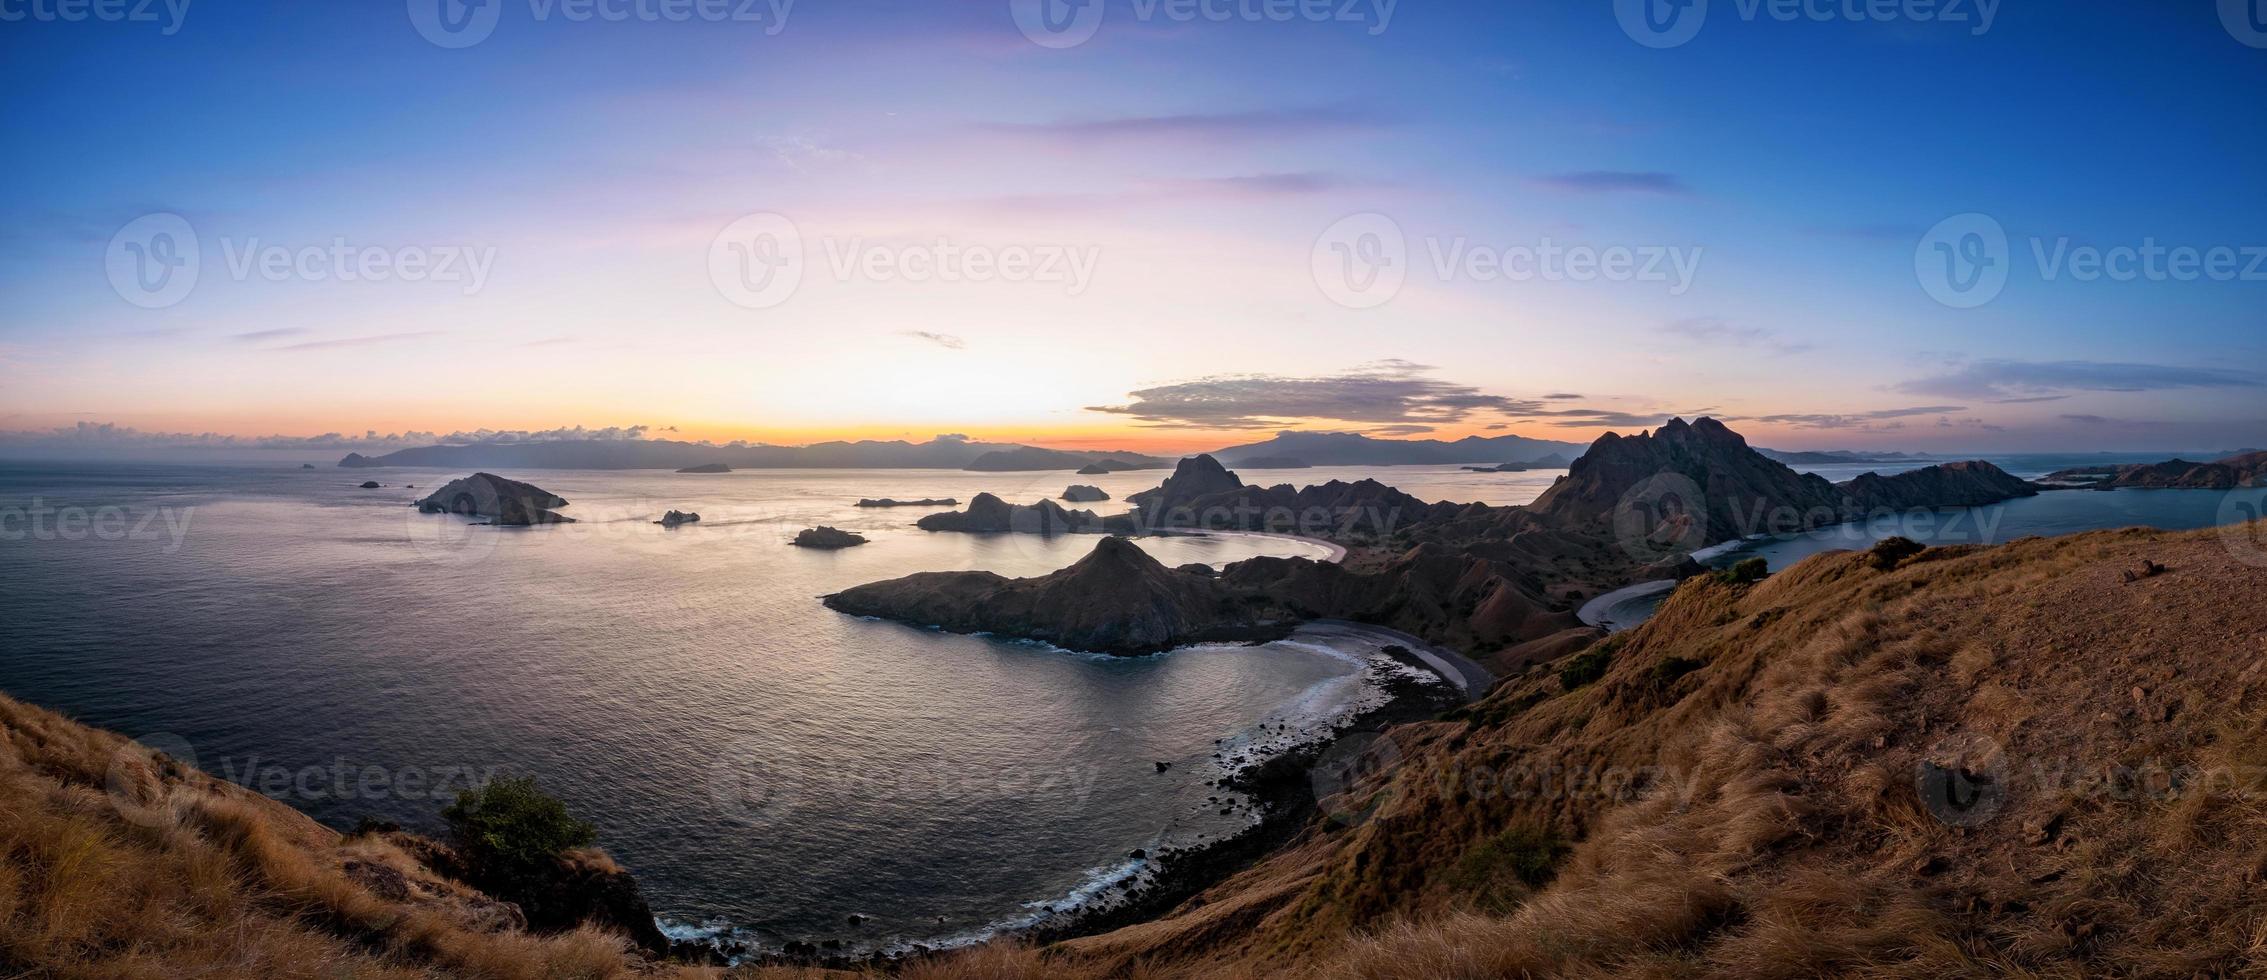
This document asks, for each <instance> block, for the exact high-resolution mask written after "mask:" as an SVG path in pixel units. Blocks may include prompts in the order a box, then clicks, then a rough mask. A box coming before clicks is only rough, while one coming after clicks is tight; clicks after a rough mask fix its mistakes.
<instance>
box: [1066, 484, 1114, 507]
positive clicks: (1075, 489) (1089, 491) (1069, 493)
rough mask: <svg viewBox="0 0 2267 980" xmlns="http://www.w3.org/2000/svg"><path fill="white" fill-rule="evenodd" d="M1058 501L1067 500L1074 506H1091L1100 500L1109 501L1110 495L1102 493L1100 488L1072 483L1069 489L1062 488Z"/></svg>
mask: <svg viewBox="0 0 2267 980" xmlns="http://www.w3.org/2000/svg"><path fill="white" fill-rule="evenodd" d="M1059 499H1062V500H1068V501H1070V502H1071V503H1074V504H1091V503H1094V502H1096V501H1100V500H1108V499H1110V495H1109V494H1108V493H1105V492H1103V490H1102V488H1101V487H1092V486H1087V485H1086V484H1083V483H1073V484H1071V485H1070V486H1069V487H1066V488H1064V490H1063V493H1062V496H1061V497H1060V498H1059Z"/></svg>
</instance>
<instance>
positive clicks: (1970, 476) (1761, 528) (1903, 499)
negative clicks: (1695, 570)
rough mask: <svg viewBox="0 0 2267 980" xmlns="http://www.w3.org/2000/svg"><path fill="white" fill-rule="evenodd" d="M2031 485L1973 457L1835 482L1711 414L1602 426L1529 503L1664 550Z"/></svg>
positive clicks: (1985, 500) (1566, 521) (1581, 526)
mask: <svg viewBox="0 0 2267 980" xmlns="http://www.w3.org/2000/svg"><path fill="white" fill-rule="evenodd" d="M2037 492H2038V488H2037V487H2035V486H2033V485H2032V484H2030V483H2028V482H2025V481H2023V480H2020V479H2017V478H2016V477H2014V476H2012V475H2010V474H2008V473H2007V472H2006V471H2005V470H2002V469H2000V468H1999V467H1997V466H1993V465H1992V464H1990V463H1986V462H1983V461H1980V460H1977V461H1970V462H1965V463H1943V464H1939V465H1936V466H1928V467H1923V468H1921V469H1917V470H1911V471H1908V472H1904V473H1899V474H1897V475H1895V476H1880V475H1878V474H1873V473H1868V474H1865V475H1864V476H1860V477H1858V478H1857V479H1855V480H1851V481H1849V482H1847V483H1844V484H1841V485H1835V484H1832V483H1828V482H1827V481H1826V480H1825V479H1824V478H1822V477H1819V476H1817V475H1814V474H1806V473H1797V472H1795V471H1794V470H1793V469H1792V468H1790V467H1788V466H1787V465H1786V464H1784V463H1781V462H1778V461H1776V460H1773V459H1771V458H1770V457H1768V456H1765V455H1763V454H1762V453H1760V452H1757V451H1756V450H1754V449H1752V448H1749V446H1748V444H1747V440H1746V439H1743V438H1741V437H1740V435H1739V434H1738V433H1736V432H1733V431H1732V430H1730V429H1728V428H1725V427H1724V424H1723V423H1721V422H1718V421H1716V420H1715V419H1710V418H1703V419H1700V420H1698V421H1695V422H1692V423H1689V424H1688V423H1686V422H1685V421H1684V420H1683V419H1671V420H1669V423H1668V424H1666V425H1663V426H1662V427H1660V428H1659V429H1656V430H1654V431H1652V432H1650V433H1641V434H1639V435H1636V436H1622V435H1615V434H1611V433H1609V434H1607V435H1605V436H1602V437H1600V438H1599V439H1598V441H1597V442H1596V443H1595V444H1593V445H1592V446H1591V447H1590V451H1589V452H1587V453H1584V454H1583V456H1582V458H1581V459H1578V460H1575V461H1574V463H1573V465H1572V466H1570V467H1569V468H1568V470H1567V475H1566V476H1565V477H1562V478H1560V480H1559V481H1558V482H1557V483H1554V484H1552V485H1551V488H1550V489H1549V490H1546V491H1544V492H1543V495H1542V496H1541V497H1539V498H1537V499H1536V500H1535V502H1534V503H1533V504H1532V505H1530V506H1529V507H1528V510H1530V511H1532V512H1533V513H1534V514H1536V515H1537V516H1538V517H1541V518H1542V519H1543V520H1545V521H1546V522H1548V523H1550V524H1552V525H1555V526H1558V527H1562V528H1566V529H1569V530H1574V531H1579V532H1584V533H1589V534H1593V535H1601V536H1610V537H1613V538H1614V539H1616V540H1618V541H1621V542H1623V543H1625V544H1630V545H1632V546H1633V549H1632V550H1637V551H1647V550H1651V551H1656V552H1659V553H1660V554H1663V555H1666V554H1667V553H1669V552H1672V551H1676V550H1683V551H1691V550H1693V549H1697V548H1701V547H1705V546H1708V545H1714V544H1721V543H1723V542H1726V541H1733V540H1737V539H1739V538H1742V537H1747V536H1749V535H1755V534H1784V533H1791V532H1795V531H1801V530H1806V529H1809V528H1814V527H1819V526H1823V525H1828V524H1836V523H1840V522H1842V521H1848V520H1856V519H1859V518H1862V517H1865V516H1867V515H1869V514H1876V513H1880V512H1883V511H1891V510H1895V511H1903V510H1913V509H1931V508H1939V507H1979V506H1983V505H1985V504H1994V503H1998V502H2000V501H2003V500H2009V499H2012V498H2015V497H2024V496H2030V495H2032V494H2035V493H2037Z"/></svg>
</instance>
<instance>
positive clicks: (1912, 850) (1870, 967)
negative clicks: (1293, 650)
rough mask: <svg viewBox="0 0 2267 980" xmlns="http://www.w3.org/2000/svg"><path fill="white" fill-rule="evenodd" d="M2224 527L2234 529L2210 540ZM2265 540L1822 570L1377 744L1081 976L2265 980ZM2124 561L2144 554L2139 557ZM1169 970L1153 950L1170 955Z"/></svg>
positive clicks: (2055, 548) (1770, 583) (1707, 587)
mask: <svg viewBox="0 0 2267 980" xmlns="http://www.w3.org/2000/svg"><path fill="white" fill-rule="evenodd" d="M2223 534H2225V535H2226V536H2225V537H2223ZM2263 543H2267V527H2263V526H2261V525H2257V524H2254V525H2251V526H2249V527H2248V528H2240V529H2237V530H2234V531H2226V532H2222V531H2204V532H2193V533H2186V534H2165V533H2156V532H2146V531H2138V530H2136V531H2122V532H2099V533H2093V534H2084V535H2077V536H2072V537H2066V538H2056V539H2027V540H2024V541H2019V542H2016V543H2013V544H2009V545H2005V546H2001V547H1997V548H1988V549H1986V548H1965V549H1932V550H1929V551H1927V552H1924V553H1922V554H1920V555H1918V556H1914V557H1909V558H1906V559H1904V560H1903V561H1902V562H1901V563H1899V564H1897V565H1896V566H1895V567H1893V568H1890V569H1887V570H1884V569H1882V568H1879V567H1876V564H1875V562H1874V561H1873V560H1872V558H1871V556H1869V555H1865V554H1852V553H1831V554H1825V555H1820V556H1817V557H1814V558H1812V559H1810V560H1808V561H1805V562H1802V563H1800V564H1798V565H1797V566H1795V567H1794V568H1792V569H1790V570H1788V571H1786V572H1782V573H1780V574H1779V575H1776V576H1773V577H1771V578H1769V579H1767V580H1765V581H1763V582H1762V583H1760V584H1756V585H1753V586H1734V585H1730V584H1726V583H1724V582H1720V581H1717V580H1716V579H1715V578H1714V577H1703V578H1697V579H1694V580H1692V581H1689V582H1687V583H1686V584H1685V585H1684V586H1682V587H1681V588H1680V589H1679V590H1678V591H1677V592H1676V594H1675V595H1674V596H1673V597H1672V598H1671V599H1670V600H1669V601H1668V602H1667V603H1666V604H1665V605H1664V607H1663V608H1662V610H1661V612H1660V613H1659V615H1657V616H1656V617H1655V618H1654V619H1653V620H1652V621H1650V622H1649V623H1647V624H1646V625H1645V626H1643V627H1640V628H1639V629H1637V630H1634V631H1631V632H1630V633H1627V634H1623V635H1621V636H1617V637H1616V638H1614V639H1612V640H1609V641H1607V642H1606V643H1605V644H1602V645H1601V646H1600V647H1598V648H1594V649H1593V650H1592V651H1591V652H1590V653H1589V654H1588V655H1587V656H1585V657H1580V658H1577V659H1576V661H1574V662H1571V663H1569V664H1567V665H1565V666H1566V667H1569V668H1573V669H1563V670H1552V671H1538V672H1535V673H1531V674H1529V675H1528V676H1526V677H1524V678H1518V679H1514V680H1511V681H1508V682H1506V683H1504V684H1501V685H1499V686H1498V687H1497V689H1496V690H1495V691H1494V692H1493V693H1492V694H1491V696H1490V697H1489V698H1488V699H1487V700H1486V701H1484V702H1482V703H1480V704H1478V705H1475V706H1473V707H1472V708H1470V709H1467V711H1466V712H1464V713H1463V714H1462V715H1461V716H1460V717H1454V718H1452V719H1451V720H1447V721H1443V722H1436V723H1427V724H1420V725H1412V726H1405V727H1402V728H1397V729H1394V730H1392V731H1391V732H1390V733H1389V734H1388V735H1387V736H1386V741H1387V743H1388V744H1389V745H1390V746H1391V750H1390V752H1378V751H1376V750H1372V751H1371V752H1370V755H1372V756H1376V757H1380V758H1382V759H1383V760H1384V762H1383V764H1382V765H1381V766H1379V767H1378V768H1379V769H1380V770H1381V774H1380V775H1378V776H1375V777H1371V778H1369V779H1366V780H1361V781H1357V782H1355V783H1353V784H1352V785H1351V787H1350V788H1349V789H1348V790H1347V791H1346V792H1345V793H1343V794H1341V795H1339V796H1337V797H1335V798H1334V799H1333V800H1330V801H1326V806H1325V809H1326V811H1330V812H1333V813H1336V814H1337V815H1338V816H1339V819H1338V820H1336V821H1333V822H1330V823H1326V824H1324V825H1321V826H1318V827H1317V828H1315V829H1314V830H1313V831H1312V832H1311V833H1310V834H1309V835H1308V836H1307V837H1306V838H1305V839H1303V840H1302V841H1301V842H1299V843H1298V844H1296V845H1295V846H1294V847H1292V848H1291V849H1289V850H1287V851H1285V852H1283V853H1281V854H1278V855H1276V856H1275V857H1273V858H1271V859H1269V860H1268V861H1267V862H1265V863H1263V864H1262V865H1260V866H1258V867H1255V868H1253V869H1251V870H1250V871H1247V872H1245V873H1243V874H1241V875H1239V876H1238V877H1236V878H1234V879H1232V880H1230V881H1228V882H1227V883H1225V884H1223V885H1221V886H1218V887H1216V888H1215V889H1213V890H1212V891H1211V892H1208V893H1206V894H1204V895H1202V896H1199V898H1198V899H1197V900H1196V901H1192V902H1191V903H1189V904H1188V905H1186V906H1184V907H1183V908H1181V909H1179V910H1177V911H1176V912H1175V913H1174V914H1173V915H1171V916H1168V917H1166V918H1164V919H1162V920H1159V921H1156V922H1152V923H1148V924H1145V925H1141V926H1136V927H1132V928H1129V929H1125V930H1120V931H1119V932H1116V933H1111V934H1107V935H1102V936H1095V937H1089V938H1086V939H1080V940H1074V941H1071V942H1069V943H1065V944H1063V945H1062V946H1061V948H1060V949H1058V950H1056V952H1055V955H1056V956H1059V957H1060V956H1069V957H1072V958H1073V960H1074V961H1076V962H1079V963H1081V964H1083V965H1084V966H1087V967H1090V968H1092V969H1093V970H1094V971H1096V972H1097V973H1100V972H1104V971H1108V970H1113V969H1121V968H1125V967H1127V966H1128V965H1130V964H1131V963H1133V962H1135V961H1137V960H1138V961H1142V962H1146V963H1149V964H1150V965H1151V967H1152V968H1157V969H1162V972H1165V973H1168V974H1183V973H1185V974H1187V975H1223V976H1235V975H1240V974H1239V973H1238V972H1237V971H1238V970H1240V969H1247V968H1254V967H1259V966H1261V965H1262V964H1265V966H1266V967H1267V969H1264V970H1259V971H1257V972H1274V971H1280V972H1283V973H1285V974H1294V973H1308V974H1321V975H1328V976H1341V977H1362V978H1399V977H1408V978H1418V977H1428V978H1429V977H1442V976H1449V977H1495V976H1608V975H1613V976H1692V975H1705V976H1726V977H1731V976H1741V977H1752V976H1783V977H1796V976H1816V975H1821V974H1836V975H1874V976H1880V975H1915V976H1919V975H1929V976H1942V975H1959V976H1983V975H1995V976H2008V975H2018V976H2020V975H2046V976H2088V975H2118V974H2128V975H2131V974H2140V975H2181V976H2185V975H2213V974H2217V975H2229V974H2239V973H2252V972H2256V971H2259V970H2261V969H2262V968H2267V948H2263V947H2262V946H2261V945H2260V944H2258V943H2257V942H2256V941H2255V938H2254V929H2255V926H2256V925H2257V923H2259V922H2261V921H2263V920H2267V893H2263V892H2262V891H2261V890H2260V889H2259V888H2258V887H2257V881H2258V878H2259V875H2260V871H2259V869H2260V868H2261V867H2267V812H2263V811H2261V810H2260V809H2259V807H2258V806H2257V804H2256V801H2257V800H2258V799H2259V795H2258V794H2259V793H2260V792H2262V791H2267V748H2263V747H2262V743H2261V741H2260V739H2259V738H2258V732H2259V731H2260V730H2261V728H2262V726H2263V725H2267V562H2259V563H2247V562H2246V561H2244V560H2243V559H2244V558H2245V557H2252V558H2256V557H2257V556H2259V555H2262V554H2267V550H2262V544H2263ZM2144 562H2156V563H2159V564H2161V565H2162V566H2164V568H2165V570H2164V571H2163V572H2162V573H2161V574H2155V575H2136V576H2132V577H2130V580H2129V576H2128V575H2127V574H2126V573H2127V572H2129V571H2136V570H2138V569H2141V568H2142V567H2143V563H2144ZM1160 961H1162V962H1160Z"/></svg>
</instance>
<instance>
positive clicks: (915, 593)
mask: <svg viewBox="0 0 2267 980" xmlns="http://www.w3.org/2000/svg"><path fill="white" fill-rule="evenodd" d="M825 602H826V604H827V606H828V608H831V609H835V610H838V611H841V612H846V613H850V614H852V615H856V616H878V617H881V618H884V619H892V620H897V621H900V622H907V623H913V624H917V625H922V626H935V627H940V628H943V629H947V630H952V631H954V632H961V633H975V632H985V633H994V634H998V635H1001V636H1011V637H1018V638H1022V639H1033V640H1044V641H1046V642H1048V643H1053V644H1055V645H1057V646H1061V647H1066V648H1069V649H1073V650H1087V651H1092V652H1096V653H1111V654H1124V655H1133V654H1143V653H1153V652H1155V651H1158V650H1164V649H1168V648H1170V647H1174V646H1179V645H1182V644H1186V643H1192V642H1197V641H1200V640H1205V639H1219V638H1228V637H1247V636H1261V635H1270V634H1274V633H1280V632H1284V631H1287V630H1288V628H1289V624H1288V623H1284V624H1280V625H1278V624H1273V623H1269V622H1268V620H1270V619H1271V618H1272V617H1270V616H1269V615H1267V613H1268V610H1267V609H1265V608H1264V607H1263V606H1262V605H1260V604H1258V603H1254V602H1252V601H1248V600H1247V599H1246V598H1245V597H1243V596H1239V595H1236V594H1233V593H1231V591H1230V590H1228V589H1226V588H1223V587H1222V585H1221V583H1220V582H1219V581H1218V580H1216V579H1214V578H1211V577H1208V576H1204V575H1198V574H1195V573H1192V572H1183V571H1176V570H1174V569H1170V568H1166V567H1165V566H1164V565H1163V564H1161V563H1159V562H1158V561H1157V559H1155V558H1151V557H1150V556H1149V554H1148V553H1147V552H1145V551H1142V550H1141V548H1140V547H1139V546H1137V545H1135V544H1134V543H1133V542H1131V541H1128V540H1126V539H1124V538H1117V537H1105V538H1103V539H1101V540H1100V541H1099V542H1097V543H1096V544H1095V547H1094V551H1093V552H1092V553H1090V554H1088V555H1087V556H1086V557H1085V558H1081V559H1079V561H1078V562H1077V564H1074V565H1072V566H1070V567H1069V568H1065V569H1062V570H1060V571H1056V572H1053V573H1050V574H1047V575H1042V576H1038V577H1035V578H1023V579H1011V578H1006V577H1003V576H1000V575H996V574H993V573H991V572H921V573H918V574H914V575H908V576H905V577H903V578H897V579H891V580H889V581H886V582H874V583H870V584H867V585H861V586H857V587H855V588H851V589H846V590H844V591H842V592H838V593H836V594H834V595H830V596H827V597H826V599H825Z"/></svg>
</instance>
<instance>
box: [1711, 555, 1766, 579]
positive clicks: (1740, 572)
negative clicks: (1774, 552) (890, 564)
mask: <svg viewBox="0 0 2267 980" xmlns="http://www.w3.org/2000/svg"><path fill="white" fill-rule="evenodd" d="M1770 574H1771V563H1770V562H1768V561H1765V560H1763V559H1761V558H1749V559H1746V560H1744V561H1742V562H1740V563H1739V564H1737V565H1733V566H1732V567H1730V568H1726V569H1722V570H1720V571H1718V572H1717V573H1716V580H1717V581H1720V582H1723V583H1724V584H1726V585H1753V584H1755V583H1757V582H1761V581H1763V579H1764V578H1765V577H1766V576H1768V575H1770Z"/></svg>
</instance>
